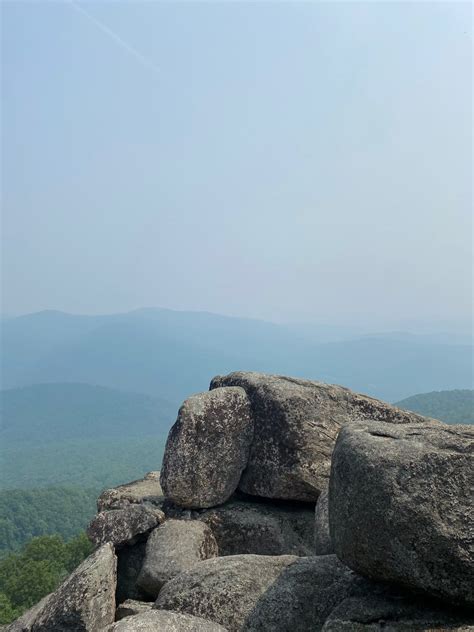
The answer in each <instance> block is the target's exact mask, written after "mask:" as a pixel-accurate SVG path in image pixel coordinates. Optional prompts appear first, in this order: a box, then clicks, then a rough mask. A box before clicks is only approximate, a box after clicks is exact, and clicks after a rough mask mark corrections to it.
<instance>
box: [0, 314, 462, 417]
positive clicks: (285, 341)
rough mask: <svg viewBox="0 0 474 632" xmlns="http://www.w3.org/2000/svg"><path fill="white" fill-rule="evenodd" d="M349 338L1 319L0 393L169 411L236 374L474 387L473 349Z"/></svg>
mask: <svg viewBox="0 0 474 632" xmlns="http://www.w3.org/2000/svg"><path fill="white" fill-rule="evenodd" d="M338 335H339V337H340V338H341V337H342V338H343V339H337V338H338ZM348 336H349V334H348V332H344V334H343V335H342V336H341V334H340V333H339V334H338V332H337V328H326V330H324V331H322V330H317V328H315V327H311V326H307V325H304V326H303V325H301V326H297V325H293V326H286V325H277V324H274V323H269V322H265V321H258V320H250V319H243V318H231V317H226V316H220V315H216V314H209V313H205V312H178V311H172V310H166V309H141V310H137V311H134V312H129V313H124V314H112V315H104V316H82V315H73V314H66V313H63V312H57V311H44V312H38V313H34V314H29V315H25V316H19V317H13V318H4V319H3V320H2V375H3V388H4V389H5V388H17V387H21V386H26V385H30V384H37V383H58V382H61V383H64V382H71V383H87V384H94V385H100V386H104V387H109V388H114V389H120V390H124V391H131V392H137V393H143V394H147V395H150V396H152V397H155V398H161V399H162V400H166V401H167V402H170V403H171V404H174V405H175V406H176V405H178V404H179V403H180V402H181V401H182V400H183V399H184V398H185V397H187V396H188V395H189V394H190V393H193V392H197V391H202V390H206V389H207V388H208V382H209V379H210V378H211V377H212V376H214V375H216V374H223V373H228V372H230V371H235V370H255V371H263V372H269V373H281V374H286V375H294V376H301V377H306V378H310V379H317V380H322V381H325V382H330V383H338V384H343V385H345V386H348V387H350V388H353V389H354V390H357V391H361V392H364V393H367V394H370V395H374V396H376V397H380V398H382V399H385V400H387V401H397V400H400V399H403V398H406V397H408V396H410V395H412V394H414V393H420V392H427V391H438V390H451V389H469V388H472V385H473V376H472V345H469V344H452V343H450V342H447V340H446V337H444V338H443V337H440V338H439V340H438V339H436V338H435V337H433V336H430V337H426V336H416V335H409V334H405V333H403V332H401V333H397V334H378V335H369V336H367V335H365V336H357V337H354V338H350V337H348ZM328 339H329V340H330V341H328Z"/></svg>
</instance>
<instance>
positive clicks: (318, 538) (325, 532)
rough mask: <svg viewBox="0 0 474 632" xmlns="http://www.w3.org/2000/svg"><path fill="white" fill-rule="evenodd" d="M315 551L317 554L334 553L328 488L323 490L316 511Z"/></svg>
mask: <svg viewBox="0 0 474 632" xmlns="http://www.w3.org/2000/svg"><path fill="white" fill-rule="evenodd" d="M314 552H315V553H316V555H330V554H331V553H334V547H333V545H332V542H331V535H330V533H329V498H328V491H327V490H326V489H325V490H324V491H322V492H321V494H320V496H319V498H318V502H317V503H316V508H315V511H314Z"/></svg>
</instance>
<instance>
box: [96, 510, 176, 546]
mask: <svg viewBox="0 0 474 632" xmlns="http://www.w3.org/2000/svg"><path fill="white" fill-rule="evenodd" d="M164 519H165V514H164V513H163V512H162V511H161V510H160V509H157V508H155V507H147V506H144V505H129V506H128V507H125V508H124V509H112V510H110V511H101V512H100V513H99V514H97V515H96V516H95V518H93V520H92V522H91V523H90V524H89V526H88V527H87V536H88V538H89V540H90V541H91V542H92V543H93V544H94V545H95V546H102V544H105V543H106V542H111V543H112V544H114V545H115V546H121V545H123V544H126V543H127V542H129V543H133V542H134V541H136V538H137V536H139V535H143V534H145V533H148V532H149V531H151V530H152V529H154V528H155V527H156V526H158V525H159V524H161V523H162V522H163V521H164Z"/></svg>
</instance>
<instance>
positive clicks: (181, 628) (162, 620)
mask: <svg viewBox="0 0 474 632" xmlns="http://www.w3.org/2000/svg"><path fill="white" fill-rule="evenodd" d="M161 630H162V631H163V632H226V631H225V628H223V627H222V626H220V625H217V624H216V623H212V622H211V621H205V620H204V619H201V618H199V617H192V616H190V615H188V614H180V613H179V612H167V611H166V610H150V611H148V612H142V613H140V614H137V615H136V616H133V617H127V618H125V619H122V620H121V621H118V622H117V623H115V624H114V625H113V626H112V627H111V628H110V629H109V630H108V631H107V632H159V631H161Z"/></svg>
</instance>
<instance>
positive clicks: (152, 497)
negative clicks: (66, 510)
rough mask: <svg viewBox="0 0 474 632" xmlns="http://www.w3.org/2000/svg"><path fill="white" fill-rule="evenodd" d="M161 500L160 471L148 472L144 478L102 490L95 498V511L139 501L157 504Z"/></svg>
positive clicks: (117, 507)
mask: <svg viewBox="0 0 474 632" xmlns="http://www.w3.org/2000/svg"><path fill="white" fill-rule="evenodd" d="M162 501H163V490H162V489H161V485H160V472H159V471H157V472H148V474H147V475H146V476H145V477H144V478H141V479H139V480H137V481H132V482H131V483H127V484H126V485H119V486H118V487H113V488H111V489H106V490H105V491H104V492H102V494H101V495H100V496H99V498H98V499H97V511H99V512H101V511H106V510H107V509H124V507H127V506H128V505H133V504H141V503H145V504H151V505H158V506H159V505H160V503H161V502H162Z"/></svg>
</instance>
